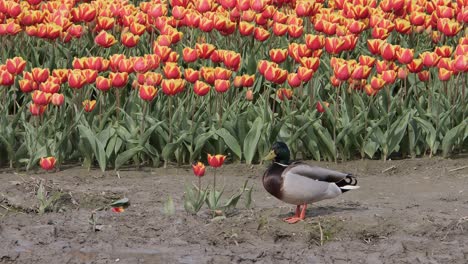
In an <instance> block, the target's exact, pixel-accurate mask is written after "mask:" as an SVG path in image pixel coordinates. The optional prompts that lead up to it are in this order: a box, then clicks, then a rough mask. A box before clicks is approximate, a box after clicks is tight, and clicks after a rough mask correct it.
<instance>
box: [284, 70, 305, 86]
mask: <svg viewBox="0 0 468 264" xmlns="http://www.w3.org/2000/svg"><path fill="white" fill-rule="evenodd" d="M287 80H288V84H289V86H291V87H292V88H295V87H299V86H300V85H301V83H302V81H301V79H300V78H299V75H298V74H297V73H294V72H292V73H289V74H288V79H287Z"/></svg>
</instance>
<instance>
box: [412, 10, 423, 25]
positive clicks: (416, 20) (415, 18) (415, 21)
mask: <svg viewBox="0 0 468 264" xmlns="http://www.w3.org/2000/svg"><path fill="white" fill-rule="evenodd" d="M409 21H410V22H411V24H412V25H413V26H422V25H424V23H425V22H426V14H425V13H422V12H411V13H410V15H409Z"/></svg>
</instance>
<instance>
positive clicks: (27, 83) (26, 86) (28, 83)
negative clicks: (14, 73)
mask: <svg viewBox="0 0 468 264" xmlns="http://www.w3.org/2000/svg"><path fill="white" fill-rule="evenodd" d="M19 88H20V90H21V92H23V93H29V92H32V91H34V90H36V89H37V84H36V83H35V82H34V81H32V80H27V79H23V80H20V81H19Z"/></svg>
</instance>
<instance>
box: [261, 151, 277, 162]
mask: <svg viewBox="0 0 468 264" xmlns="http://www.w3.org/2000/svg"><path fill="white" fill-rule="evenodd" d="M274 158H276V154H275V152H274V151H273V150H272V151H270V153H268V155H266V156H265V157H264V158H263V160H272V159H274Z"/></svg>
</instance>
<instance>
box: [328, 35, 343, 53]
mask: <svg viewBox="0 0 468 264" xmlns="http://www.w3.org/2000/svg"><path fill="white" fill-rule="evenodd" d="M344 44H345V41H344V40H343V39H342V38H338V37H329V38H325V50H326V51H327V52H328V53H330V54H338V53H340V52H342V51H343V47H344Z"/></svg>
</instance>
